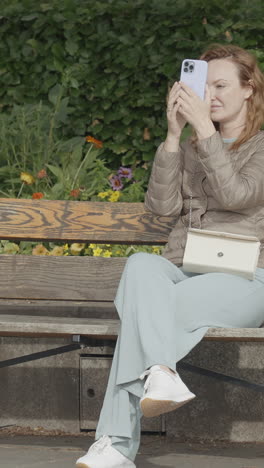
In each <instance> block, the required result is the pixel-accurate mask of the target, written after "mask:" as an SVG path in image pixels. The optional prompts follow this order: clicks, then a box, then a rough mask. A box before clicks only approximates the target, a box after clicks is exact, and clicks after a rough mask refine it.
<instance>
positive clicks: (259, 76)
mask: <svg viewBox="0 0 264 468" xmlns="http://www.w3.org/2000/svg"><path fill="white" fill-rule="evenodd" d="M223 58H225V59H230V60H231V61H232V62H233V63H234V64H235V65H236V67H237V70H238V76H239V80H240V85H241V86H242V87H244V86H251V87H252V90H253V93H252V95H251V96H250V98H249V99H248V102H247V104H248V112H247V121H246V125H245V127H244V129H243V130H242V131H241V134H240V135H239V137H238V139H237V140H236V141H235V142H234V143H233V145H232V147H231V149H238V148H239V146H240V145H241V144H242V143H244V142H245V141H247V140H248V139H249V138H251V137H252V136H253V135H255V134H256V133H257V132H258V131H259V130H260V128H261V126H262V124H263V122H264V76H263V73H262V72H261V70H260V68H259V66H258V63H257V60H256V58H255V56H254V55H253V54H251V53H250V52H248V51H247V50H245V49H242V48H241V47H238V46H235V45H231V44H227V45H221V44H212V45H210V46H209V47H208V49H207V50H206V51H205V52H204V53H203V54H202V55H201V57H200V60H205V61H206V62H210V60H215V59H223ZM214 125H215V128H216V130H218V128H219V125H218V124H217V122H214Z"/></svg>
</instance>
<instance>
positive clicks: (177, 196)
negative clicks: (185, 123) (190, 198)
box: [144, 143, 183, 216]
mask: <svg viewBox="0 0 264 468" xmlns="http://www.w3.org/2000/svg"><path fill="white" fill-rule="evenodd" d="M163 145H164V143H161V144H160V146H159V147H158V149H157V152H156V154H155V158H154V161H153V166H152V171H151V175H150V179H149V183H148V189H147V192H146V194H145V203H144V205H145V208H146V210H149V211H151V212H152V213H154V214H157V215H161V216H178V215H179V214H180V212H181V209H182V195H181V187H182V151H183V150H182V148H181V147H180V149H179V151H178V152H176V153H169V152H167V151H165V150H164V149H163Z"/></svg>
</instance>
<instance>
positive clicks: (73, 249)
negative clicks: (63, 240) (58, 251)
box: [70, 242, 85, 255]
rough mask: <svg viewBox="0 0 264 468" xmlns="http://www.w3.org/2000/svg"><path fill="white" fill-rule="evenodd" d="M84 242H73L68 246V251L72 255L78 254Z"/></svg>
mask: <svg viewBox="0 0 264 468" xmlns="http://www.w3.org/2000/svg"><path fill="white" fill-rule="evenodd" d="M84 247H85V244H80V243H78V242H75V243H74V244H72V245H71V246H70V251H71V253H72V254H73V255H79V254H80V252H81V251H82V250H83V249H84Z"/></svg>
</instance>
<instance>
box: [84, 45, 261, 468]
mask: <svg viewBox="0 0 264 468" xmlns="http://www.w3.org/2000/svg"><path fill="white" fill-rule="evenodd" d="M201 59H202V60H205V61H206V62H208V75H207V87H206V95H205V99H204V100H202V99H200V98H199V97H198V96H197V95H196V94H195V93H194V92H193V91H192V89H191V88H190V87H188V86H186V84H184V83H182V82H176V83H175V84H174V85H173V87H172V89H171V91H170V93H169V96H168V102H167V120H168V132H167V137H166V140H165V141H164V142H163V143H161V145H160V146H159V148H158V150H157V153H156V155H155V159H154V163H153V167H152V173H151V177H150V180H149V185H148V190H147V193H146V196H145V207H146V209H147V210H150V211H151V212H153V213H154V214H157V215H160V216H177V217H178V218H177V222H176V225H175V227H174V229H173V230H172V232H171V234H170V236H169V239H168V243H167V245H166V247H165V249H164V251H163V254H162V255H161V256H158V255H155V254H148V253H137V254H134V255H132V256H131V257H129V258H128V260H127V263H126V266H125V268H124V271H123V274H122V277H121V281H120V284H119V287H118V291H117V295H116V298H115V301H114V302H115V306H116V308H117V311H118V314H119V316H120V320H121V330H120V334H119V337H118V340H117V345H116V349H115V354H114V358H113V363H112V368H111V373H110V377H109V382H108V386H107V391H106V395H105V399H104V403H103V407H102V410H101V414H100V419H99V423H98V426H97V431H96V440H97V441H96V442H95V443H94V444H93V445H92V446H91V447H90V449H89V451H88V452H87V454H86V455H84V456H83V457H81V458H80V459H79V460H78V461H77V467H78V468H133V467H135V464H134V459H135V457H136V454H137V451H138V448H139V444H140V418H141V416H142V414H144V415H145V416H147V417H151V416H157V415H160V414H163V413H166V412H169V411H173V410H175V409H177V408H178V407H180V406H182V405H183V404H185V403H187V402H189V401H191V400H192V399H193V398H195V395H194V393H193V392H192V391H191V390H189V389H188V388H187V386H186V385H185V384H184V383H183V381H182V380H181V378H180V376H179V374H178V372H177V362H178V361H179V360H181V359H182V358H183V357H184V356H186V355H187V354H188V353H189V352H190V351H191V350H192V349H193V348H194V346H196V345H197V343H199V342H200V341H201V340H202V338H203V336H204V335H205V333H206V332H207V330H208V328H210V327H235V328H238V327H242V328H244V327H245V328H248V327H249V328H251V327H254V328H255V327H259V326H261V324H262V322H263V321H264V250H261V251H260V256H259V259H258V264H257V268H256V271H255V275H254V279H253V280H251V279H248V278H245V277H242V276H240V275H237V274H230V273H226V272H224V273H223V272H211V273H193V272H186V271H184V270H183V268H182V261H183V256H184V249H185V245H186V237H187V228H188V222H189V211H190V196H191V195H192V227H194V228H198V229H208V230H213V231H225V232H231V233H235V234H242V235H247V236H255V237H257V238H258V239H259V241H260V242H261V243H262V245H263V243H264V132H263V131H260V128H261V126H262V124H263V122H264V79H263V75H262V73H261V71H260V69H259V67H258V65H257V64H256V60H255V58H254V57H253V56H252V55H251V54H250V53H248V52H247V51H246V50H243V49H241V48H239V47H236V46H233V45H224V46H221V45H219V46H218V45H215V46H212V47H211V48H209V49H208V50H207V51H206V52H205V53H204V54H203V55H202V56H201ZM186 122H188V123H189V124H190V125H191V126H192V128H193V130H194V133H195V136H193V137H192V138H189V139H188V140H187V141H185V142H184V143H183V144H180V143H179V142H180V137H181V132H182V129H183V127H184V126H185V124H186Z"/></svg>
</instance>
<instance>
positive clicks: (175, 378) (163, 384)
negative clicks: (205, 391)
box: [140, 366, 196, 418]
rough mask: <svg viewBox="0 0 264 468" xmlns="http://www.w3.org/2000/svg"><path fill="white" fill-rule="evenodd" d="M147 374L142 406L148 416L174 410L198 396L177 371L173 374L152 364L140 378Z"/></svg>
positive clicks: (143, 411)
mask: <svg viewBox="0 0 264 468" xmlns="http://www.w3.org/2000/svg"><path fill="white" fill-rule="evenodd" d="M145 376H148V377H147V379H146V382H145V385H144V394H143V397H142V398H141V400H140V407H141V411H142V413H143V414H144V416H146V417H147V418H151V417H153V416H158V415H160V414H163V413H168V412H169V411H173V410H175V409H177V408H179V407H180V406H182V405H184V404H185V403H187V402H188V401H190V400H192V399H193V398H195V396H196V395H194V393H192V392H190V391H189V389H188V388H187V387H186V385H185V384H184V383H183V381H182V380H181V378H180V376H179V374H178V373H177V372H176V373H175V374H172V373H171V372H170V371H166V370H165V369H161V367H160V366H152V367H151V368H150V369H149V370H147V371H145V372H144V373H143V374H142V375H141V376H140V378H141V379H143V378H144V377H145Z"/></svg>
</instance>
